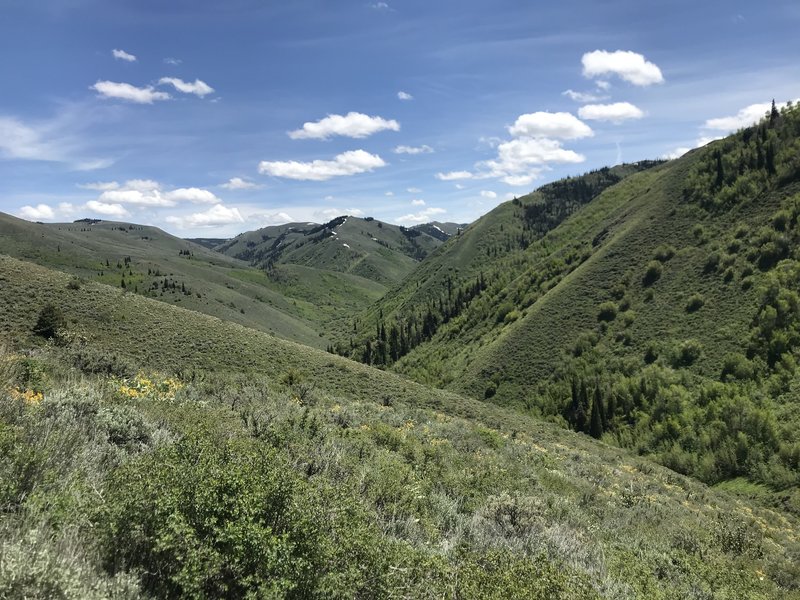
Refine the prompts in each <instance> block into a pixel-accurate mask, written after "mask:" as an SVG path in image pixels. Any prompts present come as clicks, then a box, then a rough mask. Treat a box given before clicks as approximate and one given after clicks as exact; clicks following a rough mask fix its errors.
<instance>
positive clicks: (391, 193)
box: [384, 192, 394, 196]
mask: <svg viewBox="0 0 800 600" xmlns="http://www.w3.org/2000/svg"><path fill="white" fill-rule="evenodd" d="M384 196H394V192H386V193H385V194H384Z"/></svg>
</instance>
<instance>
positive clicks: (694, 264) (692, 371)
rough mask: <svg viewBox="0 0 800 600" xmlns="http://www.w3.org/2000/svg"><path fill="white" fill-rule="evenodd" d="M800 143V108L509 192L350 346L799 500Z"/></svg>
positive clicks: (676, 462)
mask: <svg viewBox="0 0 800 600" xmlns="http://www.w3.org/2000/svg"><path fill="white" fill-rule="evenodd" d="M799 148H800V111H798V109H796V108H795V109H789V110H786V111H784V112H783V113H782V114H779V115H777V116H775V117H773V118H771V119H767V120H765V121H763V122H762V123H761V124H759V125H758V126H756V127H753V128H750V129H747V130H744V131H742V132H739V133H737V134H736V135H734V136H731V137H729V138H727V139H725V140H722V141H718V142H715V143H713V144H711V145H710V146H708V147H706V148H702V149H699V150H696V151H693V152H691V153H689V154H688V155H686V156H684V157H683V158H681V159H678V160H675V161H671V162H669V163H667V164H661V165H655V166H653V167H652V168H648V169H645V170H643V171H642V172H640V173H636V174H631V175H630V176H628V177H627V178H625V179H622V180H621V181H617V182H614V181H612V180H610V179H609V177H608V174H609V172H608V171H605V172H603V171H601V172H598V174H599V175H600V176H601V177H603V178H604V179H605V181H606V182H608V183H610V184H611V185H608V186H604V185H602V184H601V185H594V186H589V187H590V188H591V189H589V190H587V191H586V193H585V194H584V193H582V189H583V188H585V187H586V186H587V185H588V181H587V180H584V179H583V178H574V179H571V180H565V181H563V182H559V183H557V184H554V185H553V186H552V187H550V188H549V189H548V188H547V187H546V188H543V189H542V190H540V191H538V192H536V193H534V194H532V195H530V196H527V197H524V198H521V199H518V200H516V201H512V202H509V203H506V204H504V205H501V206H500V207H498V208H497V209H496V210H495V211H493V212H492V213H490V214H489V215H487V216H486V217H484V218H483V219H481V220H479V221H478V222H477V223H475V224H473V225H472V226H471V227H470V228H468V229H467V231H465V232H464V234H462V235H461V236H459V237H458V238H455V239H453V240H451V241H449V242H448V243H447V244H445V245H444V246H443V247H442V248H441V249H440V250H439V251H438V252H437V253H435V254H434V255H433V256H431V257H430V258H429V259H428V260H426V261H425V262H423V264H422V265H421V266H420V269H419V270H418V272H417V273H415V275H414V276H412V277H411V278H410V279H409V280H408V284H407V285H403V286H402V287H401V288H400V289H399V290H398V292H397V294H394V295H393V297H392V298H391V299H389V297H388V296H387V297H386V298H385V299H382V300H381V301H380V303H379V304H378V305H376V307H374V308H373V309H371V310H372V312H371V313H369V316H368V317H367V318H365V319H364V320H363V322H364V329H363V331H367V332H370V333H368V334H366V335H368V336H369V337H368V345H366V347H365V346H361V345H358V344H356V345H355V347H352V346H350V347H348V346H346V345H342V346H340V347H339V350H340V351H343V352H345V353H351V354H352V355H353V356H355V357H358V358H361V359H362V360H368V361H370V362H373V363H378V364H387V365H391V368H392V369H394V370H396V371H398V372H401V373H405V374H407V375H409V376H411V377H413V378H415V379H417V380H418V381H423V382H426V383H430V384H434V385H437V386H441V387H448V388H450V389H453V390H455V391H458V392H461V393H466V394H468V395H470V396H472V397H475V398H482V399H486V400H490V401H492V402H496V403H500V404H504V405H513V406H517V407H519V408H521V409H523V410H527V411H531V412H533V413H535V414H538V415H541V416H544V417H546V418H548V419H551V420H553V421H556V422H559V423H562V424H564V425H566V426H570V427H572V428H575V429H578V430H581V431H584V432H586V433H591V434H592V435H595V436H596V437H601V436H602V437H603V438H604V439H606V440H607V441H609V442H613V443H616V444H619V445H621V446H624V447H628V448H631V449H636V450H637V451H638V452H640V453H645V454H648V455H650V456H652V457H654V458H656V459H657V460H660V461H662V462H663V463H664V464H667V465H669V466H671V467H673V468H675V469H677V470H680V471H682V472H685V473H690V474H693V475H695V476H698V477H700V478H702V479H703V480H705V481H707V482H710V483H716V482H722V481H726V480H732V479H736V478H738V477H746V478H748V479H749V480H750V482H755V483H757V484H758V485H762V484H764V485H766V486H767V488H764V489H761V488H758V487H757V486H756V487H755V488H752V487H751V488H747V489H749V490H751V491H753V493H756V492H757V491H758V490H759V489H760V490H761V492H763V493H765V494H766V493H769V492H772V493H776V494H777V497H776V501H778V502H781V503H783V504H785V505H787V506H791V507H792V510H796V511H797V510H800V495H798V491H797V490H798V488H797V486H798V484H800V438H798V434H797V431H798V425H799V424H800V418H799V417H798V409H797V406H798V401H799V400H800V396H798V389H800V382H798V375H797V372H796V367H795V365H796V363H797V360H798V358H800V357H799V356H798V350H799V349H800V344H798V318H799V316H800V312H799V310H798V309H797V306H798V302H799V301H798V285H797V278H796V277H795V275H794V274H795V273H796V271H797V268H798V263H797V260H798V258H800V256H798V254H797V250H796V249H797V247H798V242H799V241H800V231H799V230H798V226H797V219H798V217H797V214H798V198H800V195H798V193H800V185H799V184H798V178H800V163H798V156H799V155H800V153H799V152H798V149H799ZM596 176H597V175H595V177H596ZM596 191H600V193H599V194H597V193H595V192H596ZM542 194H544V195H545V196H550V197H551V198H552V204H551V206H547V204H546V202H545V204H544V206H543V200H542ZM576 197H577V198H588V200H587V201H579V202H575V198H576ZM559 206H562V207H563V210H562V211H561V212H559V211H558V210H556V209H557V208H558V207H559ZM571 207H572V208H574V209H575V210H571ZM554 217H555V218H554ZM478 269H480V271H478ZM381 311H382V313H383V315H385V316H386V317H387V318H386V319H385V321H384V322H380V320H379V317H380V314H381ZM376 321H378V325H377V328H376V325H375V323H376ZM362 339H363V338H362ZM733 415H735V417H734V416H733ZM744 487H747V486H744Z"/></svg>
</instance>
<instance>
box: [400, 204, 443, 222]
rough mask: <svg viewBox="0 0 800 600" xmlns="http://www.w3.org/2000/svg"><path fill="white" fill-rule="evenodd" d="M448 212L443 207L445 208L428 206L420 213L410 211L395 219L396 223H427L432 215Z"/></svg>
mask: <svg viewBox="0 0 800 600" xmlns="http://www.w3.org/2000/svg"><path fill="white" fill-rule="evenodd" d="M446 212H447V211H446V210H445V209H443V208H435V207H433V206H432V207H430V208H426V209H424V210H421V211H420V212H418V213H409V214H407V215H403V216H402V217H398V218H397V219H395V222H396V223H401V224H403V223H412V224H414V223H425V222H427V221H430V220H431V217H434V216H436V215H441V214H443V213H446Z"/></svg>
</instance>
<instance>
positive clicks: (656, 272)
mask: <svg viewBox="0 0 800 600" xmlns="http://www.w3.org/2000/svg"><path fill="white" fill-rule="evenodd" d="M663 270H664V267H662V266H661V263H660V262H658V261H657V260H651V261H650V262H649V263H647V268H646V269H645V272H644V277H643V278H642V283H643V284H644V285H646V286H650V285H653V284H654V283H655V282H656V281H658V280H659V278H660V277H661V273H662V272H663Z"/></svg>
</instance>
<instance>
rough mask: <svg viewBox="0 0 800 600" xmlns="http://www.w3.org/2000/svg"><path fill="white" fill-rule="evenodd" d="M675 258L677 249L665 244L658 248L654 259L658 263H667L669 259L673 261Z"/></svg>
mask: <svg viewBox="0 0 800 600" xmlns="http://www.w3.org/2000/svg"><path fill="white" fill-rule="evenodd" d="M673 256H675V248H673V247H672V246H670V245H668V244H663V245H661V246H659V247H658V248H656V253H655V256H654V258H655V259H656V260H657V261H658V262H662V263H665V262H667V261H668V260H669V259H671V258H672V257H673Z"/></svg>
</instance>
